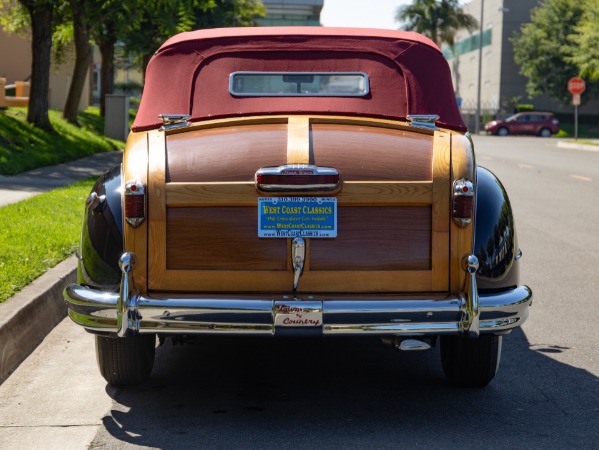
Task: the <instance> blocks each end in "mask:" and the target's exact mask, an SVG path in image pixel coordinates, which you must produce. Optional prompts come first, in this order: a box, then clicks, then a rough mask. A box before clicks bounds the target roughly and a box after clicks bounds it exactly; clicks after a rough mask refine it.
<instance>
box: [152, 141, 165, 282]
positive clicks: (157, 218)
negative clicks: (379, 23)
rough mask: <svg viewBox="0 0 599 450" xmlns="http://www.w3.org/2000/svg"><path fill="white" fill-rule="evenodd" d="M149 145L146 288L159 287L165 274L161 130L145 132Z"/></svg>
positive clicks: (162, 145) (163, 167)
mask: <svg viewBox="0 0 599 450" xmlns="http://www.w3.org/2000/svg"><path fill="white" fill-rule="evenodd" d="M148 147H149V164H148V172H149V175H148V177H149V184H148V209H149V211H148V212H149V220H150V225H149V230H148V238H149V239H148V246H149V263H148V280H149V283H148V288H149V289H161V288H163V285H164V277H165V275H166V201H165V196H166V189H165V186H166V183H165V162H166V156H165V151H166V141H165V134H164V133H163V132H160V131H151V132H150V133H148Z"/></svg>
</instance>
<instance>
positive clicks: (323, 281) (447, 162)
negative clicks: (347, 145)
mask: <svg viewBox="0 0 599 450" xmlns="http://www.w3.org/2000/svg"><path fill="white" fill-rule="evenodd" d="M283 120H284V121H286V122H288V123H289V131H288V133H289V135H288V136H289V141H288V148H287V151H288V153H287V154H288V160H289V161H288V162H289V163H290V164H291V163H295V164H298V163H300V161H301V163H308V162H310V144H311V143H310V124H311V123H343V124H361V125H365V126H374V127H382V128H392V129H400V130H405V131H410V132H415V133H422V134H428V135H429V136H430V135H431V134H432V132H431V131H429V130H419V129H415V128H413V127H410V126H408V125H403V124H399V123H397V122H393V121H380V120H374V119H362V118H355V119H354V118H344V117H343V118H341V117H328V116H326V117H308V116H296V117H288V118H287V117H276V118H272V117H271V118H264V117H262V118H244V119H239V120H231V119H227V120H216V121H211V122H209V123H208V122H203V123H202V124H195V125H194V124H192V126H191V127H189V128H188V129H187V130H189V129H205V128H213V127H221V126H230V125H241V124H257V123H273V121H274V122H276V123H281V122H282V121H283ZM180 132H184V130H174V131H171V132H168V133H165V132H161V131H157V130H155V131H150V132H148V133H147V146H148V156H147V167H148V174H147V175H146V180H149V184H148V218H149V220H148V221H147V222H148V223H149V226H147V224H146V226H147V231H146V235H145V242H146V243H147V247H148V248H149V250H146V251H145V252H144V253H142V252H141V251H140V250H137V252H139V255H140V259H141V255H142V254H144V255H145V256H146V258H144V260H146V259H147V260H148V266H147V276H146V277H145V278H142V279H140V280H136V285H139V288H140V290H141V291H142V292H143V291H144V289H143V285H144V284H145V283H147V288H148V289H150V290H157V291H185V290H190V291H205V292H206V291H221V292H252V291H254V292H255V291H258V290H260V288H261V286H263V285H261V283H260V279H261V278H263V277H264V276H268V278H269V287H270V288H271V289H272V290H273V291H279V292H287V291H290V289H291V283H292V276H291V267H290V264H288V270H287V271H285V272H283V271H281V272H273V271H221V270H219V271H214V270H212V271H208V270H203V271H202V270H167V268H166V209H167V206H168V207H201V206H216V207H218V206H221V205H222V206H253V205H257V198H258V193H257V192H256V189H255V185H254V184H253V183H247V182H238V183H219V182H215V183H168V184H167V183H166V182H165V152H166V135H167V134H174V133H180ZM450 170H451V133H450V132H447V131H436V132H434V136H433V181H420V182H393V181H390V182H374V183H371V182H346V183H344V184H343V187H342V190H341V192H340V193H339V194H338V196H337V198H338V204H339V205H340V206H350V205H351V206H352V207H360V206H374V205H388V206H393V205H422V206H426V205H432V241H431V252H432V255H431V270H407V271H364V272H361V271H318V272H311V271H310V267H309V264H308V265H307V267H306V268H305V271H304V275H303V277H302V281H301V283H300V292H301V291H305V292H313V293H317V292H332V290H331V288H330V286H339V285H340V284H343V285H344V290H345V289H346V290H348V291H352V292H373V293H374V292H398V291H399V290H398V286H401V289H400V291H402V292H432V291H434V292H447V290H448V288H449V287H450V286H449V264H448V256H449V254H450V222H451V218H450V203H449V201H448V199H450V195H451V192H450V190H451V183H450V181H451V172H450ZM231 198H234V199H235V200H234V201H231ZM138 231H140V230H139V229H138V230H137V231H135V232H134V233H136V234H134V235H135V237H136V239H137V238H138V234H137V233H138ZM141 237H142V234H141V233H139V238H141ZM126 248H128V249H129V248H130V247H129V246H127V247H126ZM136 248H137V247H136ZM308 258H309V245H308ZM288 260H289V258H288ZM308 261H309V259H308ZM142 280H143V281H142Z"/></svg>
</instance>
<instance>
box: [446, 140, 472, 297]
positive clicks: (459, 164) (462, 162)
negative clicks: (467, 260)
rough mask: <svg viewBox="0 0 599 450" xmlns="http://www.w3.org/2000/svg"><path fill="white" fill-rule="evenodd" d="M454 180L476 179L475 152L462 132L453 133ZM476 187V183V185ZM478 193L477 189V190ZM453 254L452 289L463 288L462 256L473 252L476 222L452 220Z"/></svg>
mask: <svg viewBox="0 0 599 450" xmlns="http://www.w3.org/2000/svg"><path fill="white" fill-rule="evenodd" d="M451 161H452V162H451V164H452V180H455V179H458V178H467V179H469V180H471V181H472V182H474V181H475V161H474V152H473V149H472V144H471V142H470V140H469V139H468V138H467V137H466V136H464V135H461V134H453V135H452V160H451ZM475 189H476V185H475ZM475 194H476V191H475ZM450 245H451V256H450V264H451V267H452V268H457V269H454V270H453V271H452V272H451V280H450V284H451V289H452V291H454V292H455V291H458V290H461V289H463V286H464V282H465V280H466V272H464V271H463V270H462V269H461V262H462V258H463V257H464V256H465V255H468V254H470V253H472V252H473V245H474V222H473V223H471V224H470V225H468V226H466V227H460V226H458V225H457V224H456V223H454V222H453V220H452V221H451V243H450Z"/></svg>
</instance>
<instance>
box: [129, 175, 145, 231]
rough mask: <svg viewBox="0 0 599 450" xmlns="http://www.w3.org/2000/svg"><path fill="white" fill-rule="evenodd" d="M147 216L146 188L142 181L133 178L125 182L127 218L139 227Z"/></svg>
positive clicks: (130, 222) (131, 223)
mask: <svg viewBox="0 0 599 450" xmlns="http://www.w3.org/2000/svg"><path fill="white" fill-rule="evenodd" d="M145 218H146V190H145V187H144V185H143V183H141V182H140V181H137V180H131V181H128V182H127V183H126V184H125V220H126V221H127V223H128V224H130V225H131V226H133V227H138V226H139V225H141V223H142V222H143V221H144V220H145Z"/></svg>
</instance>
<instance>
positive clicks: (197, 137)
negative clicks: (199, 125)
mask: <svg viewBox="0 0 599 450" xmlns="http://www.w3.org/2000/svg"><path fill="white" fill-rule="evenodd" d="M166 158H167V164H166V169H167V178H166V179H167V181H168V182H240V181H246V182H253V180H254V174H255V173H256V170H258V169H259V168H261V167H267V166H279V165H281V164H285V163H286V162H287V125H285V124H258V125H245V126H233V127H227V128H224V127H220V128H213V129H210V128H208V129H200V130H194V131H190V132H189V133H186V134H175V135H172V136H168V146H167V153H166Z"/></svg>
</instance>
